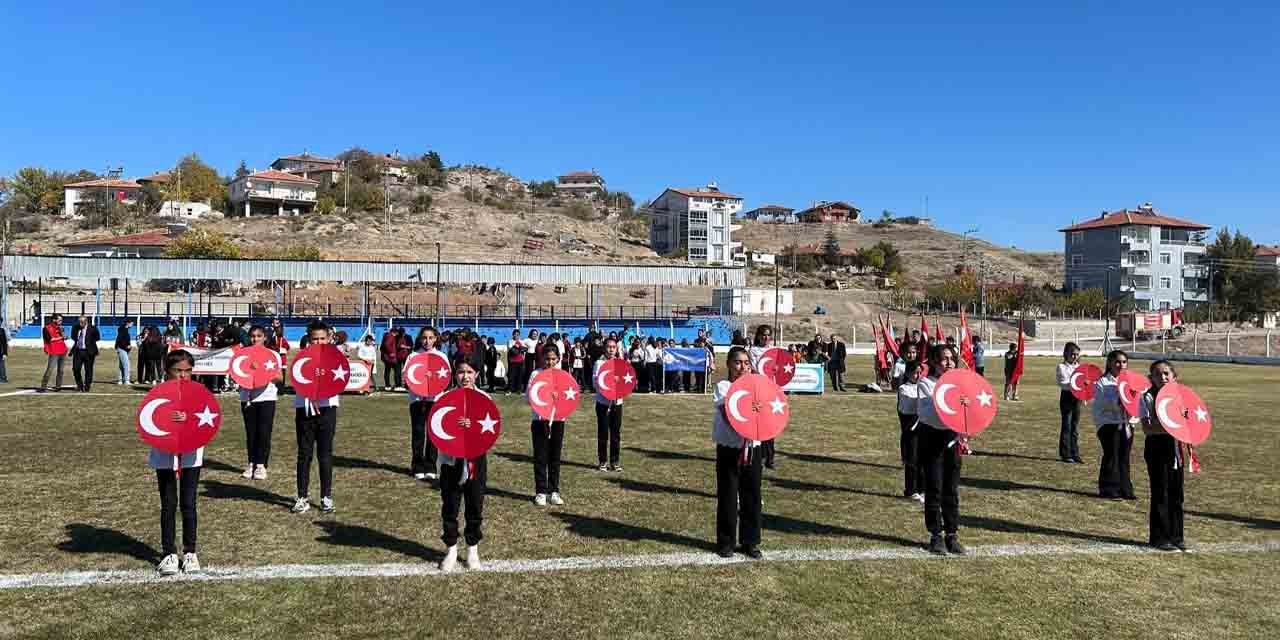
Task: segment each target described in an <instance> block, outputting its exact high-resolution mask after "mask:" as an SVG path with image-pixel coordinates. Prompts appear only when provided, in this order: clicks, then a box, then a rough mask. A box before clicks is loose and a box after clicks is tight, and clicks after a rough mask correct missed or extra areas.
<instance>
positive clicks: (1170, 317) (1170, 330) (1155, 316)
mask: <svg viewBox="0 0 1280 640" xmlns="http://www.w3.org/2000/svg"><path fill="white" fill-rule="evenodd" d="M1182 332H1183V327H1182V309H1161V310H1160V311H1134V312H1132V313H1122V314H1120V315H1118V316H1116V335H1117V336H1119V337H1121V338H1124V339H1127V340H1133V339H1137V340H1152V339H1155V338H1159V337H1161V336H1163V337H1166V338H1176V337H1178V336H1180V335H1182Z"/></svg>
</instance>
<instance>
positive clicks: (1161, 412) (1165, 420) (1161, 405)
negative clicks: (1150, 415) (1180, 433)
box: [1156, 398, 1203, 429]
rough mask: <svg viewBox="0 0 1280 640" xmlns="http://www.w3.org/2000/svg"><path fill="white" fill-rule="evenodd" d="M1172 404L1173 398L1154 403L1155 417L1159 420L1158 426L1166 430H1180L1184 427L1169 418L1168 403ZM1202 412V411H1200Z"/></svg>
mask: <svg viewBox="0 0 1280 640" xmlns="http://www.w3.org/2000/svg"><path fill="white" fill-rule="evenodd" d="M1170 402H1173V398H1161V399H1160V401H1159V402H1157V403H1156V416H1157V417H1159V418H1160V424H1162V425H1164V428H1166V429H1181V428H1183V427H1185V426H1186V425H1184V424H1182V423H1181V422H1178V421H1177V420H1174V419H1173V418H1170V417H1169V403H1170ZM1201 410H1202V411H1203V409H1201Z"/></svg>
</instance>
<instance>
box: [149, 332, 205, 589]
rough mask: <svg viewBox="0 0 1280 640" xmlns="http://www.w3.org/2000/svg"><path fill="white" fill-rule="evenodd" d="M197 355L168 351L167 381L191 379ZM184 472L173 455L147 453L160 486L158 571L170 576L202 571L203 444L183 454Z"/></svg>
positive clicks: (180, 416) (179, 415)
mask: <svg viewBox="0 0 1280 640" xmlns="http://www.w3.org/2000/svg"><path fill="white" fill-rule="evenodd" d="M195 366H196V360H195V358H193V357H191V353H190V352H188V351H187V350H185V349H177V350H175V351H170V352H169V353H167V354H165V357H164V377H165V380H166V381H167V380H186V381H190V380H191V370H192V369H194V368H195ZM192 417H194V416H190V415H187V413H186V412H183V411H174V412H172V416H171V419H172V421H173V422H186V421H187V420H188V419H191V418H192ZM180 458H181V461H180V463H179V466H180V467H181V473H180V474H179V472H177V471H175V470H174V467H175V466H176V465H175V464H174V454H171V453H166V452H164V451H161V450H159V449H157V448H155V447H152V448H151V452H150V453H149V454H148V455H147V466H149V467H151V468H152V469H154V470H155V472H156V484H157V486H158V487H159V489H160V548H161V555H162V557H161V560H160V563H159V564H157V565H156V572H157V573H159V574H160V575H162V576H171V575H174V574H176V573H178V571H184V572H186V573H199V572H200V558H199V556H197V555H196V538H197V526H198V525H197V516H196V487H197V486H199V484H200V468H201V467H202V466H203V465H204V447H200V448H199V449H196V450H195V451H192V452H190V453H184V454H182V455H181V456H180ZM179 509H181V510H182V560H181V561H179V560H178V547H177V543H176V542H175V539H176V537H177V531H176V530H175V529H176V527H175V526H174V524H175V523H174V520H175V519H176V518H177V512H178V510H179Z"/></svg>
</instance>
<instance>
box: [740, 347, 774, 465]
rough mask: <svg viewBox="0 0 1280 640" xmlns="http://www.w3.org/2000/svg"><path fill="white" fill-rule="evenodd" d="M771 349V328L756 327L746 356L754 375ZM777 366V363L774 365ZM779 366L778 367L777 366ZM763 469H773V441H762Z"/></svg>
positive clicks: (758, 371) (759, 371)
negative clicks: (765, 354)
mask: <svg viewBox="0 0 1280 640" xmlns="http://www.w3.org/2000/svg"><path fill="white" fill-rule="evenodd" d="M772 348H773V327H770V326H769V325H767V324H762V325H758V326H757V327H756V335H755V340H754V342H753V346H752V347H751V350H750V351H749V352H748V354H747V355H748V356H749V357H750V359H751V370H752V371H754V372H756V373H761V374H762V373H764V372H763V371H761V370H760V358H761V356H763V355H764V352H766V351H768V350H769V349H772ZM774 364H775V365H777V364H778V363H776V362H775V363H774ZM779 366H780V365H779ZM764 467H765V468H766V469H774V468H776V467H775V466H774V445H773V439H769V440H765V441H764Z"/></svg>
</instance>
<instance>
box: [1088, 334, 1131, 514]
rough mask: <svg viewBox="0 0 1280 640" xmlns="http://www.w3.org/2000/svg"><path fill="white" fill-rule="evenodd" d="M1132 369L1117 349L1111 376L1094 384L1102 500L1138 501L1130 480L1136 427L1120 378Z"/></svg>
mask: <svg viewBox="0 0 1280 640" xmlns="http://www.w3.org/2000/svg"><path fill="white" fill-rule="evenodd" d="M1128 368H1129V356H1128V354H1126V353H1125V352H1124V351H1121V350H1119V349H1116V350H1114V351H1112V352H1111V353H1108V354H1107V372H1106V374H1104V375H1103V376H1102V377H1101V378H1098V381H1097V382H1095V383H1093V402H1091V403H1090V406H1089V408H1090V410H1091V411H1090V413H1091V414H1092V415H1093V422H1094V425H1095V426H1096V427H1097V429H1098V431H1097V433H1098V441H1099V442H1100V443H1101V444H1102V461H1101V462H1100V463H1099V465H1098V497H1101V498H1109V499H1111V500H1137V499H1138V498H1137V496H1135V495H1134V493H1133V481H1132V479H1131V478H1130V476H1129V452H1130V451H1131V450H1132V448H1133V427H1132V425H1130V423H1129V416H1128V415H1126V414H1125V409H1124V403H1122V402H1121V400H1120V386H1119V385H1120V381H1119V380H1118V377H1119V376H1120V374H1121V373H1122V372H1123V371H1125V370H1126V369H1128Z"/></svg>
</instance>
